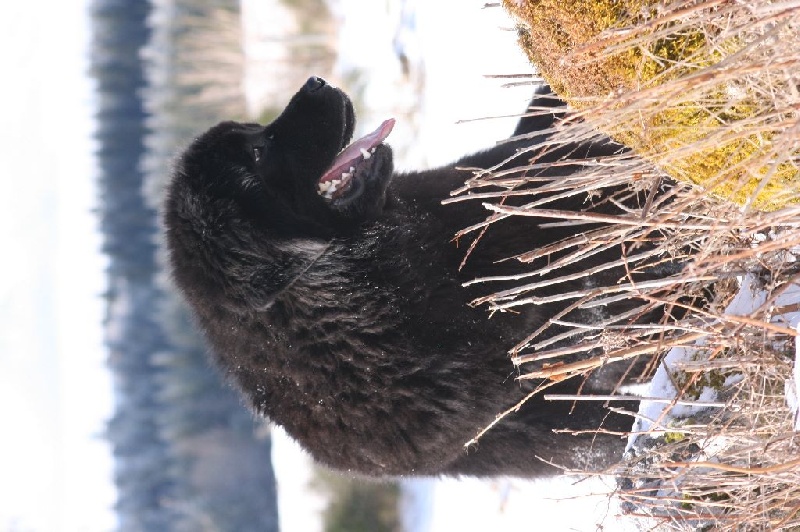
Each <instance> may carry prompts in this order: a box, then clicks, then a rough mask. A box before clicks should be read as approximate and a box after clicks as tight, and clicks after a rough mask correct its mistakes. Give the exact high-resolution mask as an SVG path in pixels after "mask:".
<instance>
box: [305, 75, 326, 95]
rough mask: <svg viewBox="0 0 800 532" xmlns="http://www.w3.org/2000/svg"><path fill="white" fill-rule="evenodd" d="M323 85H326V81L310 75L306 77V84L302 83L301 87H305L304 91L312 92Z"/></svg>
mask: <svg viewBox="0 0 800 532" xmlns="http://www.w3.org/2000/svg"><path fill="white" fill-rule="evenodd" d="M325 85H327V83H326V82H325V80H324V79H322V78H318V77H317V76H311V77H310V78H308V81H306V84H305V85H303V89H305V90H306V92H314V91H318V90H319V89H321V88H322V87H324V86H325Z"/></svg>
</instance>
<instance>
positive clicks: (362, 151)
mask: <svg viewBox="0 0 800 532" xmlns="http://www.w3.org/2000/svg"><path fill="white" fill-rule="evenodd" d="M361 156H362V157H363V158H364V160H365V161H367V160H369V158H370V157H372V154H371V153H370V152H368V151H367V150H365V149H364V148H361Z"/></svg>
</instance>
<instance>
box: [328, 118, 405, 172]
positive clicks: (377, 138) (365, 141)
mask: <svg viewBox="0 0 800 532" xmlns="http://www.w3.org/2000/svg"><path fill="white" fill-rule="evenodd" d="M393 127H394V118H390V119H389V120H384V121H383V123H382V124H381V125H379V126H378V129H376V130H375V131H373V132H372V133H367V134H366V135H364V136H363V137H361V138H360V139H358V140H356V141H355V142H353V143H352V144H350V145H349V146H348V147H347V148H345V149H344V150H343V151H342V152H341V153H340V154H339V155H337V156H336V158H335V159H334V160H333V164H332V165H331V167H330V168H329V169H328V171H327V172H325V173H324V174H323V176H322V177H321V178H320V180H319V182H320V183H324V182H326V181H331V180H333V179H339V177H340V176H341V175H342V173H343V172H347V171H348V170H349V169H350V167H351V166H355V162H356V160H357V159H358V158H359V157H361V150H371V149H372V148H374V147H375V146H377V145H378V144H380V143H381V142H383V141H384V140H386V137H388V136H389V133H391V132H392V128H393Z"/></svg>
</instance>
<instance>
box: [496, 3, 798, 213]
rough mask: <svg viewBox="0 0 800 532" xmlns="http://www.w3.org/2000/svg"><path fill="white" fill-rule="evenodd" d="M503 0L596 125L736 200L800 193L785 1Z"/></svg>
mask: <svg viewBox="0 0 800 532" xmlns="http://www.w3.org/2000/svg"><path fill="white" fill-rule="evenodd" d="M504 4H505V5H506V7H507V8H508V9H509V10H510V11H511V12H512V13H513V14H514V15H516V16H517V17H518V18H519V20H520V21H521V25H520V43H521V45H522V47H523V49H524V50H525V52H526V53H527V54H528V56H529V57H530V59H531V61H532V62H533V63H534V64H535V65H536V66H537V67H538V68H539V69H540V70H541V74H542V76H543V77H544V78H545V79H546V80H547V81H548V82H549V83H550V84H551V86H552V87H553V88H554V90H555V91H556V92H557V93H558V94H559V95H560V96H562V97H563V98H564V99H566V100H567V101H568V102H569V103H570V104H572V105H573V106H574V107H575V108H577V109H581V110H584V111H586V112H587V114H591V116H592V120H593V121H594V123H595V124H596V125H597V126H598V127H600V128H601V130H602V131H604V132H605V133H607V134H609V135H611V136H612V137H613V138H615V139H616V140H618V141H620V142H622V143H623V144H626V145H627V146H629V147H631V148H633V149H634V150H635V151H636V152H637V153H639V154H640V155H642V156H644V157H646V158H648V159H649V160H651V161H653V162H654V163H655V164H656V165H657V166H658V167H659V168H661V169H662V170H664V171H666V172H667V173H668V174H669V175H671V176H672V177H674V178H676V179H679V180H682V181H685V182H689V183H695V184H700V185H702V186H703V187H704V188H705V189H707V190H710V191H713V193H714V194H716V195H719V196H722V197H725V198H728V199H730V200H732V201H734V202H736V203H737V204H739V205H746V206H753V207H755V208H757V209H764V210H775V209H777V208H780V207H782V206H785V205H788V204H791V203H796V202H797V201H798V199H800V172H799V171H798V160H799V158H800V148H798V140H797V139H798V133H799V132H800V128H798V107H797V100H798V81H799V80H800V56H798V52H797V50H798V49H800V33H799V32H800V6H799V5H798V4H797V3H796V2H793V1H774V2H770V1H761V2H745V1H737V0H709V1H703V2H684V1H675V0H672V1H669V0H668V1H665V2H664V1H658V2H657V1H654V0H598V1H596V2H563V1H559V0H506V1H505V2H504Z"/></svg>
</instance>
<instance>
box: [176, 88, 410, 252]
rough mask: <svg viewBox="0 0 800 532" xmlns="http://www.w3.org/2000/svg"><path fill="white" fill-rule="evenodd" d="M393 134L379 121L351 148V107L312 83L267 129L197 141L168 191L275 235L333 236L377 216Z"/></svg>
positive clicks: (223, 127) (251, 127)
mask: <svg viewBox="0 0 800 532" xmlns="http://www.w3.org/2000/svg"><path fill="white" fill-rule="evenodd" d="M393 126H394V120H386V121H385V122H383V123H382V124H381V125H380V126H378V128H377V129H376V130H375V131H373V132H371V133H369V134H367V135H365V136H364V137H362V138H360V139H358V140H356V141H354V142H352V143H350V141H351V139H352V136H353V131H354V129H355V113H354V112H353V105H352V103H351V102H350V99H349V98H348V97H347V95H346V94H345V93H344V92H342V91H341V90H339V89H337V88H335V87H333V86H331V85H329V84H327V83H326V82H325V81H324V80H322V79H320V78H316V77H312V78H310V79H309V80H308V81H307V82H306V83H305V85H303V87H302V88H301V89H300V90H299V91H298V92H297V93H296V94H295V95H294V96H293V97H292V99H291V101H290V102H289V104H288V105H287V106H286V109H285V110H284V111H283V112H282V113H281V115H280V116H279V117H278V118H277V119H275V120H274V121H273V122H272V123H270V124H268V125H266V126H262V125H258V124H242V123H237V122H223V123H220V124H218V125H216V126H214V127H212V128H211V129H210V130H208V131H207V132H206V133H205V134H203V135H202V136H201V137H199V138H198V139H197V140H196V141H195V142H194V143H193V144H192V145H191V146H189V148H188V149H187V150H186V152H185V153H184V154H183V157H182V158H181V159H180V160H179V163H178V168H177V171H176V173H175V177H174V181H180V182H181V183H177V184H176V183H173V188H175V187H176V186H180V187H181V188H184V189H186V192H188V193H189V195H190V196H193V197H196V198H197V201H199V202H202V203H204V204H205V206H206V207H207V208H210V207H211V206H212V205H213V204H216V203H219V207H220V208H221V209H223V210H225V211H226V212H231V211H238V212H236V214H237V216H241V217H243V218H246V219H249V221H250V222H251V223H253V224H255V225H256V226H257V227H259V228H260V229H262V230H266V231H268V232H270V233H273V234H276V235H282V236H294V235H296V236H308V237H313V236H326V235H330V234H336V232H337V231H338V230H343V229H344V228H345V227H351V226H352V222H354V221H356V222H358V221H362V220H364V219H367V218H369V217H371V216H375V215H376V214H378V213H379V212H380V211H381V209H382V208H383V205H384V202H385V193H386V187H387V185H388V183H389V180H390V178H391V176H392V171H393V163H392V150H391V148H390V147H389V146H387V145H385V144H383V141H384V140H385V139H386V137H387V136H388V135H389V133H390V132H391V130H392V127H393ZM215 214H218V213H212V216H213V215H215Z"/></svg>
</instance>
